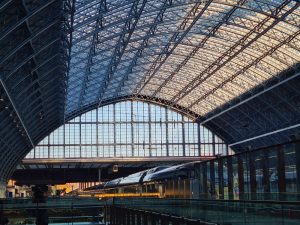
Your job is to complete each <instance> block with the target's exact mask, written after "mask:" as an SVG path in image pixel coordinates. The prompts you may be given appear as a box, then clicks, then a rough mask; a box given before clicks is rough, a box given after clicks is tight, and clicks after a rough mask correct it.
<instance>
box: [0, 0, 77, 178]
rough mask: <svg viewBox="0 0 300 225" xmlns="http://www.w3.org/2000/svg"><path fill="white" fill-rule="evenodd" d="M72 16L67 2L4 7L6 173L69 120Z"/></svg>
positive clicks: (1, 109)
mask: <svg viewBox="0 0 300 225" xmlns="http://www.w3.org/2000/svg"><path fill="white" fill-rule="evenodd" d="M71 15H72V3H71V2H68V1H65V0H41V1H34V0H4V1H2V3H1V4H0V24H1V25H0V121H1V122H0V142H1V144H0V145H1V148H0V158H1V166H0V174H1V175H3V174H4V175H6V176H9V174H10V173H11V171H12V170H14V167H15V165H16V163H18V162H19V161H20V160H21V159H22V158H23V157H24V156H25V155H26V153H27V151H28V150H29V149H30V148H32V146H34V145H35V144H37V143H38V141H39V140H40V139H42V138H43V137H44V136H45V135H46V134H47V133H48V132H49V130H51V129H53V128H54V127H57V126H58V125H59V124H61V123H63V121H64V102H65V92H66V75H67V70H68V59H69V51H70V31H71V30H70V28H71ZM2 159H5V160H4V161H3V160H2Z"/></svg>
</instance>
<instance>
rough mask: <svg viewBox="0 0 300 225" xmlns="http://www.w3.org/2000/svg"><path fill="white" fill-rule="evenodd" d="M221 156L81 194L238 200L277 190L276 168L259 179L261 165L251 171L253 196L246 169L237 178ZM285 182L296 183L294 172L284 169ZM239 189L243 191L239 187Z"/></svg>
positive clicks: (236, 172) (164, 168)
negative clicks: (253, 179)
mask: <svg viewBox="0 0 300 225" xmlns="http://www.w3.org/2000/svg"><path fill="white" fill-rule="evenodd" d="M225 159H226V158H225V157H224V158H223V159H222V158H221V159H220V158H219V159H214V160H209V161H204V162H203V161H196V162H190V163H185V164H180V165H175V166H159V167H155V168H151V169H148V170H144V171H141V172H138V173H134V174H131V175H129V176H127V177H121V178H118V179H114V180H111V181H108V182H106V183H102V184H100V185H97V186H94V187H90V188H88V189H86V190H84V191H83V192H82V193H81V194H82V195H85V196H94V197H98V198H101V199H102V198H112V197H155V198H184V199H233V200H234V199H235V200H238V199H242V198H243V199H245V196H246V198H247V199H249V196H250V197H251V198H255V199H263V198H265V197H266V196H267V197H268V198H270V195H265V192H266V191H265V190H267V188H265V185H269V192H268V193H277V192H278V189H277V188H278V186H279V184H278V182H279V181H278V176H277V173H278V171H277V170H274V168H268V177H266V178H263V176H265V175H263V173H262V170H261V168H257V169H256V170H255V176H254V177H255V184H256V190H255V192H254V193H255V195H253V193H251V194H250V193H249V192H247V190H250V186H251V184H250V183H251V182H250V181H249V179H250V176H249V172H250V171H249V170H247V169H246V170H245V169H244V171H243V179H241V178H240V177H239V172H240V171H239V170H238V169H237V166H236V165H232V166H231V168H234V169H231V172H230V169H229V168H228V167H227V165H228V164H227V163H224V160H225ZM222 160H223V162H222ZM220 162H221V163H220ZM252 177H253V176H252ZM266 180H268V181H269V182H266ZM252 182H253V181H252ZM264 182H265V183H264ZM285 182H286V184H287V186H289V187H294V186H295V185H296V183H297V182H296V176H295V171H286V173H285ZM242 188H243V190H241V189H242ZM287 191H288V190H287ZM279 194H282V193H279ZM284 194H286V193H284ZM253 196H255V197H253ZM274 196H275V199H274V200H276V199H279V196H278V195H276V194H275V195H272V197H274ZM276 196H277V197H276Z"/></svg>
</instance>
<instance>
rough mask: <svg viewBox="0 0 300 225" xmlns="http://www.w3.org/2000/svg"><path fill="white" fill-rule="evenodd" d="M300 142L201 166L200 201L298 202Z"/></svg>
mask: <svg viewBox="0 0 300 225" xmlns="http://www.w3.org/2000/svg"><path fill="white" fill-rule="evenodd" d="M299 149H300V142H299V141H298V142H291V143H287V144H283V145H277V146H272V147H268V148H263V149H257V150H254V151H247V152H244V153H239V154H236V155H232V156H227V157H221V158H218V159H214V160H210V161H204V162H200V163H199V164H198V165H197V166H196V168H197V170H198V172H197V173H196V174H198V175H197V177H196V179H198V180H199V181H200V184H201V185H200V186H199V191H200V195H199V197H200V198H212V199H235V200H241V199H246V200H269V199H273V200H295V199H297V200H299V199H300V196H299V194H298V193H299V190H300V183H299V177H300V164H299V162H300V151H299Z"/></svg>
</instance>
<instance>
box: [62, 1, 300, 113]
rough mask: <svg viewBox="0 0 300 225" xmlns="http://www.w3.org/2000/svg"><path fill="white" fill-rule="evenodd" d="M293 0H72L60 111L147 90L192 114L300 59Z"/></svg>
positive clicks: (298, 14)
mask: <svg viewBox="0 0 300 225" xmlns="http://www.w3.org/2000/svg"><path fill="white" fill-rule="evenodd" d="M299 21H300V10H299V2H298V1H292V0H291V1H282V0H268V1H265V0H264V1H259V0H248V1H246V0H208V1H190V0H186V1H176V0H155V1H146V0H140V1H122V0H120V1H115V0H106V1H104V0H94V1H79V0H78V1H75V13H74V24H73V28H74V32H73V39H72V42H73V45H72V48H71V63H70V72H69V79H68V93H67V105H66V114H69V113H71V112H74V111H77V110H80V109H81V108H83V107H85V106H87V105H91V104H95V103H96V104H99V105H100V104H101V102H103V101H105V100H109V99H114V98H116V97H120V96H128V95H130V96H138V95H141V96H148V97H150V98H158V99H164V100H167V101H169V102H170V103H171V104H172V105H176V104H178V105H180V106H183V107H185V108H187V109H189V110H191V111H193V112H195V113H197V114H198V115H199V116H205V115H206V114H208V113H209V112H211V111H212V110H215V109H216V108H218V107H220V106H222V105H224V104H225V103H227V102H229V101H231V100H233V99H235V98H236V97H238V96H240V95H242V94H243V93H245V92H247V91H249V90H251V89H253V88H255V87H256V86H258V85H260V84H262V83H264V82H266V81H268V80H269V79H271V78H274V77H275V76H277V75H279V74H280V72H282V71H284V70H286V69H289V68H291V67H293V66H294V65H295V64H296V63H298V62H299V61H300V54H299V49H300V46H299V43H300V39H299V34H300V29H299V25H300V22H299Z"/></svg>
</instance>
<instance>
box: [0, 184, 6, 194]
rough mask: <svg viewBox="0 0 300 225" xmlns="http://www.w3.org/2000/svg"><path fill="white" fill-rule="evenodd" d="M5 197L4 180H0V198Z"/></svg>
mask: <svg viewBox="0 0 300 225" xmlns="http://www.w3.org/2000/svg"><path fill="white" fill-rule="evenodd" d="M5 197H6V182H4V181H0V198H5Z"/></svg>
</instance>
